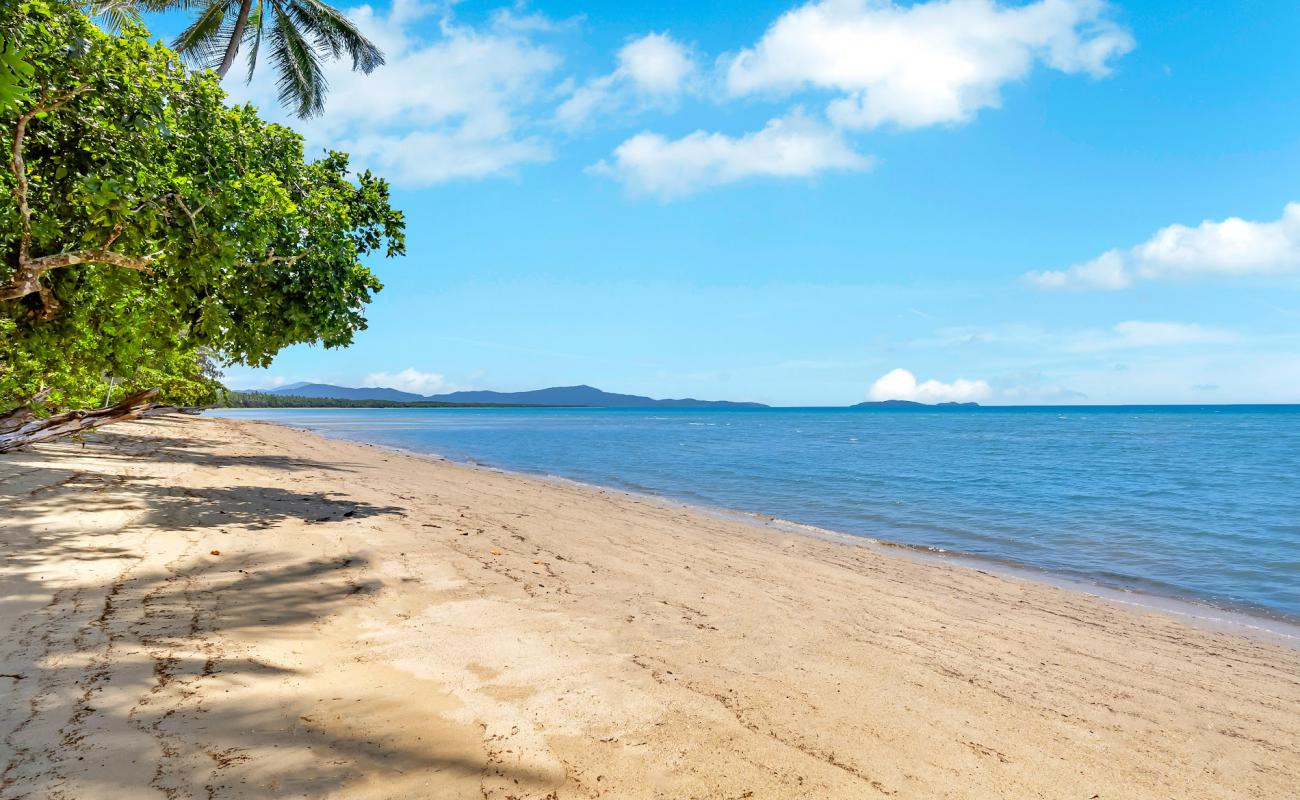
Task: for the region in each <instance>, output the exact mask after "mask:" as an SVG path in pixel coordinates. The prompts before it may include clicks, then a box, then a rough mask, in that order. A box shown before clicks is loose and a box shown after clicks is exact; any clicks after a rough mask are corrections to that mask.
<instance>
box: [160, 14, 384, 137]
mask: <svg viewBox="0 0 1300 800" xmlns="http://www.w3.org/2000/svg"><path fill="white" fill-rule="evenodd" d="M181 2H185V0H181ZM199 8H200V11H199V14H198V16H197V17H195V19H194V21H193V22H192V23H191V24H190V26H189V27H188V28H186V29H185V30H184V31H183V32H182V33H181V34H180V36H178V37H177V38H176V41H175V43H174V45H173V46H174V47H175V48H176V49H177V50H178V51H179V52H180V53H181V54H182V55H183V56H185V57H186V58H188V59H191V60H193V61H194V62H195V63H197V64H200V65H201V66H204V67H210V68H211V69H213V70H215V71H216V73H217V75H218V76H220V77H223V78H224V77H225V76H226V73H227V72H229V71H230V68H231V67H232V66H234V63H235V57H236V55H238V53H239V48H240V47H243V46H244V45H247V46H248V79H249V80H252V78H253V72H254V70H255V69H256V68H257V59H258V57H259V55H260V53H261V49H262V42H263V40H264V39H265V40H266V43H267V45H268V46H269V47H270V57H271V61H272V62H273V63H274V65H275V69H276V71H277V72H278V73H279V77H278V78H277V84H278V87H279V91H280V102H281V103H282V104H283V105H285V106H290V107H293V108H294V109H295V111H296V112H297V114H298V116H300V117H311V116H315V115H316V114H319V113H320V112H321V111H322V110H323V109H324V107H325V92H326V90H327V89H328V82H327V81H326V79H325V73H324V71H323V70H322V69H321V58H322V56H324V55H329V56H330V57H332V58H339V57H341V56H342V55H343V54H344V53H346V54H347V55H348V56H350V57H351V59H352V68H353V69H354V70H360V71H361V72H364V73H366V74H369V73H370V72H371V71H372V70H374V69H375V68H376V67H378V66H380V65H381V64H383V63H384V54H383V53H382V52H380V50H379V48H377V47H375V45H374V44H373V43H372V42H371V41H370V40H369V39H367V38H366V37H365V36H364V35H363V34H362V33H361V31H359V30H357V27H356V26H355V25H353V24H352V22H351V21H349V20H348V18H347V17H345V16H344V15H343V13H342V12H340V11H339V10H338V9H336V8H334V7H333V6H330V5H328V4H326V3H323V2H321V0H202V2H201V3H200V4H199Z"/></svg>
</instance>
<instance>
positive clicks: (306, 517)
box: [0, 419, 1300, 800]
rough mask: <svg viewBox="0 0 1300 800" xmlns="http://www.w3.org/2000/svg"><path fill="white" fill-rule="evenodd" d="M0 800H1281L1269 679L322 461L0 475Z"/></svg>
mask: <svg viewBox="0 0 1300 800" xmlns="http://www.w3.org/2000/svg"><path fill="white" fill-rule="evenodd" d="M0 528H3V534H2V535H0V673H3V677H0V699H2V701H3V702H0V737H2V740H0V767H3V769H4V773H3V782H2V783H0V797H4V798H19V797H24V798H27V797H31V798H70V799H73V800H83V799H84V800H98V799H105V800H107V799H108V798H132V799H133V800H134V799H135V798H147V797H165V798H191V797H195V798H206V797H215V798H225V797H348V798H380V797H383V798H440V799H441V798H483V797H486V798H587V797H609V798H642V797H647V798H648V797H659V798H802V797H807V798H872V797H877V796H894V797H900V798H940V797H951V798H995V797H999V798H1053V800H1055V799H1056V798H1080V800H1089V798H1161V800H1165V799H1166V798H1180V800H1187V799H1189V798H1215V800H1218V799H1220V798H1238V797H1252V798H1290V797H1295V796H1296V793H1297V787H1300V651H1297V650H1296V649H1292V648H1289V647H1287V646H1286V645H1285V644H1282V643H1279V642H1278V641H1272V640H1269V639H1267V638H1247V637H1245V636H1242V635H1239V634H1236V633H1229V632H1223V631H1214V630H1210V629H1204V628H1199V627H1194V626H1191V625H1189V624H1187V622H1186V621H1183V620H1180V619H1178V618H1176V617H1173V616H1167V615H1165V614H1162V613H1158V612H1153V611H1149V610H1143V609H1140V608H1135V607H1132V606H1126V605H1121V604H1118V603H1114V602H1110V601H1108V600H1104V599H1099V598H1097V597H1094V596H1092V595H1089V594H1086V593H1082V592H1077V591H1071V590H1068V589H1064V588H1059V587H1054V586H1050V585H1047V584H1044V583H1037V582H1033V581H1028V580H1022V579H1019V578H1015V577H1008V576H1002V575H996V574H990V573H988V572H986V571H982V570H979V569H975V568H972V567H970V566H965V565H961V564H956V563H942V562H936V561H934V560H922V559H917V558H914V557H911V556H908V555H906V554H900V553H896V552H893V551H891V550H888V549H884V548H880V547H877V546H870V545H866V544H863V543H855V542H853V541H851V540H846V541H839V540H837V539H836V538H835V537H829V536H822V537H819V536H810V535H801V534H799V533H796V532H793V531H791V530H788V529H782V528H780V527H779V526H766V525H761V524H757V523H750V522H746V521H743V520H738V519H729V518H725V517H722V516H719V515H714V514H710V513H706V512H704V511H698V510H693V509H690V508H686V507H683V506H680V505H678V504H674V503H669V502H665V501H658V500H654V499H649V498H643V497H636V496H630V495H626V494H623V493H619V492H615V491H609V490H602V489H599V488H594V487H586V486H579V485H574V484H568V483H561V482H553V481H545V480H540V479H534V478H529V477H524V476H520V475H513V474H507V473H501V472H495V471H491V470H486V469H478V468H472V467H467V466H461V465H456V464H451V463H447V462H443V461H438V460H436V459H430V458H422V457H417V456H411V455H404V454H401V453H397V452H392V451H388V450H383V449H380V448H376V447H370V446H366V445H359V444H350V443H345V442H339V441H331V440H326V439H322V438H319V437H317V436H315V435H312V434H307V433H302V432H298V431H292V430H289V429H287V428H282V427H278V426H274V425H270V424H264V423H253V422H235V421H229V420H213V419H198V420H188V419H187V420H184V421H181V420H154V421H150V422H144V423H132V424H127V425H119V426H116V427H114V428H110V429H108V430H106V431H105V432H103V433H100V434H95V435H92V436H90V437H88V438H87V443H86V444H85V446H84V447H83V446H81V445H78V444H74V443H67V442H65V443H58V444H50V445H43V446H39V447H37V448H34V449H33V450H32V451H30V452H27V453H21V454H16V455H10V456H5V457H0Z"/></svg>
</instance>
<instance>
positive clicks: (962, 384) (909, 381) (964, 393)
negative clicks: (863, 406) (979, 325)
mask: <svg viewBox="0 0 1300 800" xmlns="http://www.w3.org/2000/svg"><path fill="white" fill-rule="evenodd" d="M990 392H991V390H990V389H989V385H988V382H987V381H982V380H979V381H971V380H966V379H965V378H958V379H957V380H955V381H953V382H952V383H940V382H939V381H936V380H928V381H925V382H924V383H917V382H916V376H915V375H913V374H912V373H910V372H908V371H907V370H905V369H896V370H893V371H891V372H888V373H886V374H885V375H882V376H881V377H880V378H878V379H877V380H876V382H875V383H873V384H871V391H870V392H868V397H870V398H871V399H872V400H912V401H915V402H918V403H948V402H957V403H967V402H972V401H978V400H983V399H984V398H986V397H988V396H989V394H990Z"/></svg>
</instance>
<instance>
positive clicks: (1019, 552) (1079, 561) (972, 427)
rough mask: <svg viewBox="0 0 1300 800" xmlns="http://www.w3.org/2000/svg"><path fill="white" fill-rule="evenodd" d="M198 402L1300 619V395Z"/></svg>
mask: <svg viewBox="0 0 1300 800" xmlns="http://www.w3.org/2000/svg"><path fill="white" fill-rule="evenodd" d="M212 413H215V414H216V415H219V416H229V417H234V418H240V419H263V420H269V421H274V422H279V423H282V424H286V425H291V426H296V427H301V428H306V429H309V430H313V431H316V432H318V433H321V434H323V435H326V436H333V437H339V438H344V439H349V440H354V441H362V442H368V443H371V444H377V445H382V446H387V447H394V448H399V449H403V450H409V451H413V452H417V453H425V454H430V455H438V456H442V457H446V458H449V459H452V460H457V461H465V462H471V463H476V464H482V465H485V466H491V467H498V468H502V469H508V470H515V471H520V472H525V473H532V474H541V475H547V476H554V477H560V478H567V479H572V480H578V481H582V482H585V483H591V484H596V485H601V486H607V487H611V488H616V489H623V490H628V491H633V492H640V493H647V494H653V495H658V496H662V497H666V498H670V499H675V500H682V501H686V502H690V503H694V504H699V505H705V506H710V507H715V508H722V509H730V510H735V511H740V512H747V513H754V514H761V515H765V516H771V517H775V518H779V519H782V520H788V521H790V522H794V523H798V524H803V525H810V526H814V527H817V528H823V529H827V530H832V531H837V532H841V533H846V534H850V535H856V536H863V537H869V538H871V539H876V540H880V541H884V542H890V543H895V544H899V545H905V546H908V547H912V548H917V549H921V550H928V551H931V552H935V553H945V554H952V555H960V556H966V557H972V558H976V559H982V560H988V561H993V562H998V563H1002V564H1006V565H1011V566H1015V567H1020V568H1026V569H1029V570H1033V571H1037V572H1042V573H1045V574H1047V575H1054V576H1060V577H1062V578H1066V579H1070V580H1073V581H1082V582H1085V583H1089V584H1093V585H1096V586H1099V587H1106V588H1109V589H1117V590H1128V591H1136V592H1141V593H1145V594H1150V595H1154V596H1157V597H1167V598H1173V599H1177V600H1184V601H1192V602H1195V603H1198V604H1202V605H1208V606H1211V607H1214V608H1217V609H1222V610H1228V611H1236V612H1247V613H1251V614H1255V615H1260V616H1264V617H1269V618H1273V619H1277V620H1282V621H1286V622H1290V623H1294V622H1296V621H1297V620H1300V475H1298V474H1297V471H1296V469H1295V467H1296V463H1295V461H1296V454H1297V453H1300V405H1220V406H1214V405H1177V406H1158V405H1134V406H981V407H947V408H934V407H928V408H926V407H923V408H903V409H900V408H727V409H713V408H710V409H695V408H683V409H673V408H651V409H636V408H618V409H591V408H566V409H561V408H551V409H546V408H509V409H471V408H466V409H436V408H435V409H392V408H389V409H238V410H234V409H227V410H222V411H219V412H212Z"/></svg>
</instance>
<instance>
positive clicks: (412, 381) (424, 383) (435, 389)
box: [365, 367, 460, 394]
mask: <svg viewBox="0 0 1300 800" xmlns="http://www.w3.org/2000/svg"><path fill="white" fill-rule="evenodd" d="M365 385H366V386H378V387H383V388H387V389H401V390H402V391H404V392H415V393H416V394H442V393H444V392H454V391H456V390H458V389H459V388H460V387H458V386H454V385H452V384H450V383H448V382H447V379H446V378H444V377H443V376H442V375H440V374H438V373H436V372H420V371H419V370H417V369H415V368H413V367H407V368H406V369H404V370H402V371H401V372H372V373H370V374H369V375H367V376H366V380H365Z"/></svg>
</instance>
